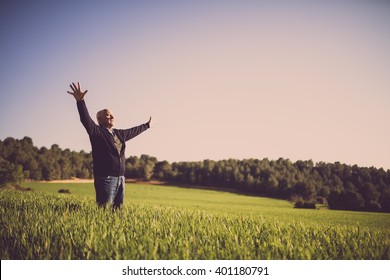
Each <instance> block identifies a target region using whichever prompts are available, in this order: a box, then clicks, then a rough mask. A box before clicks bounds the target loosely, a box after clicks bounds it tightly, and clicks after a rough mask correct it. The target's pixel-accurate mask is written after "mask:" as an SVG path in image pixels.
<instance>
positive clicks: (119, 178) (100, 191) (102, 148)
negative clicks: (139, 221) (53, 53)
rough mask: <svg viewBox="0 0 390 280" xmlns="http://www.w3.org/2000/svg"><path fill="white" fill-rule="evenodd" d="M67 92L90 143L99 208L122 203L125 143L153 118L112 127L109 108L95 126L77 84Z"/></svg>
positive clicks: (99, 114)
mask: <svg viewBox="0 0 390 280" xmlns="http://www.w3.org/2000/svg"><path fill="white" fill-rule="evenodd" d="M70 88H71V89H72V91H68V93H69V94H71V95H73V96H74V98H75V99H76V101H77V109H78V111H79V114H80V121H81V123H82V124H83V125H84V127H85V129H86V130H87V133H88V135H89V140H90V141H91V146H92V158H93V173H94V185H95V191H96V202H97V204H98V206H99V207H101V206H105V205H107V204H108V203H112V206H113V208H120V206H121V205H122V204H123V197H124V192H125V177H124V174H125V160H126V159H125V149H126V144H125V142H126V141H128V140H130V139H132V138H134V137H136V136H137V135H139V134H140V133H142V132H144V131H145V130H147V129H148V128H150V122H151V120H152V118H151V117H150V118H149V121H148V122H147V123H144V124H141V125H139V126H135V127H133V128H129V129H114V116H113V114H112V112H111V111H110V110H109V109H103V110H101V111H99V112H98V113H97V114H96V118H97V121H98V124H99V125H97V124H96V123H95V122H94V121H93V120H92V119H91V117H90V115H89V113H88V110H87V106H86V104H85V101H84V96H85V94H86V93H87V92H88V90H86V91H84V92H83V91H81V89H80V83H77V86H76V84H75V83H72V84H71V85H70Z"/></svg>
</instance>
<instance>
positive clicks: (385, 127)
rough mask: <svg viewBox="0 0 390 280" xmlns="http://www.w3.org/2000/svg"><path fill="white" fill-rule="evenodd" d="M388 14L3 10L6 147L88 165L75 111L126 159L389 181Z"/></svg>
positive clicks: (343, 9) (199, 4)
mask: <svg viewBox="0 0 390 280" xmlns="http://www.w3.org/2000/svg"><path fill="white" fill-rule="evenodd" d="M389 30H390V1H385V0H367V1H364V0H355V1H352V0H351V1H347V0H338V1H332V0H331V1H303V0H301V1H278V0H276V1H261V0H240V1H238V0H237V1H232V0H226V1H217V0H208V1H204V0H199V1H151V0H150V1H135V0H134V1H115V0H114V1H73V0H66V1H62V0H61V1H41V0H38V1H24V0H20V1H17V0H16V1H10V0H6V1H1V3H0V38H1V44H0V50H1V51H0V98H1V99H0V119H1V125H0V139H1V140H4V139H5V138H7V137H14V138H17V139H22V138H23V137H25V136H28V137H31V138H32V139H33V143H34V145H35V146H37V147H42V146H45V147H48V148H49V147H50V146H51V145H53V144H58V145H59V146H60V147H61V148H62V149H66V148H69V149H71V150H75V151H80V150H84V151H87V152H89V151H91V146H90V143H89V138H88V135H87V134H86V131H85V129H84V128H83V126H82V125H81V123H80V121H79V116H78V112H77V108H76V102H75V100H74V98H73V96H71V95H69V94H67V91H68V90H70V88H69V84H70V83H71V82H77V81H78V82H80V84H81V88H82V90H88V93H87V95H86V97H85V100H86V104H87V107H88V110H89V112H90V115H91V116H92V118H94V116H95V114H96V112H97V111H99V110H101V109H103V108H109V109H111V110H112V111H113V113H114V115H115V118H116V127H117V128H130V127H133V126H136V125H139V124H142V123H145V122H147V121H148V119H149V116H151V117H152V128H151V129H150V130H148V131H146V132H144V133H143V134H141V135H139V136H138V137H136V138H134V139H132V140H130V141H129V142H128V143H127V151H126V156H131V155H136V156H140V155H141V154H148V155H150V156H155V157H157V159H158V160H167V161H169V162H175V161H201V160H204V159H211V160H220V159H229V158H235V159H247V158H257V159H263V158H268V159H270V160H277V159H278V158H285V159H290V160H291V161H293V162H295V161H297V160H310V159H311V160H313V162H314V163H316V162H330V163H333V162H336V161H339V162H341V163H346V164H350V165H354V164H357V165H358V166H367V167H370V166H374V167H377V168H384V169H386V170H387V169H390V145H389V143H390V129H389V128H390V127H389V120H390V110H389V104H390V32H389Z"/></svg>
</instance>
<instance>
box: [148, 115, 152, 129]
mask: <svg viewBox="0 0 390 280" xmlns="http://www.w3.org/2000/svg"><path fill="white" fill-rule="evenodd" d="M151 122H152V117H149V121H148V122H147V124H148V125H149V127H151Z"/></svg>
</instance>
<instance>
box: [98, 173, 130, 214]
mask: <svg viewBox="0 0 390 280" xmlns="http://www.w3.org/2000/svg"><path fill="white" fill-rule="evenodd" d="M95 191H96V202H97V204H98V206H99V207H102V206H105V205H107V204H110V203H112V206H113V208H119V207H120V206H121V205H122V204H123V197H124V194H125V177H124V176H118V177H115V176H107V177H95Z"/></svg>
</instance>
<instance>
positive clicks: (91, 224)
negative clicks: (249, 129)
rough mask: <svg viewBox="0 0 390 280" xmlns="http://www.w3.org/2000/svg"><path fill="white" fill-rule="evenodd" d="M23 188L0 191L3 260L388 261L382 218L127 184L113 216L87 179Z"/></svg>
mask: <svg viewBox="0 0 390 280" xmlns="http://www.w3.org/2000/svg"><path fill="white" fill-rule="evenodd" d="M23 186H24V187H30V188H32V189H33V191H32V192H17V191H1V192H0V214H1V218H0V219H1V223H2V225H3V226H2V229H1V230H0V245H1V247H2V248H4V250H3V252H2V253H1V254H2V256H1V257H2V259H389V258H390V249H389V248H390V215H389V214H385V213H363V212H348V211H330V210H327V209H321V210H306V209H305V210H303V209H294V208H293V205H292V204H291V203H290V202H288V201H283V200H275V199H269V198H261V197H250V196H243V195H238V194H233V193H226V192H219V191H210V190H200V189H189V188H179V187H175V186H158V185H147V184H144V185H143V184H127V185H126V194H125V207H124V208H123V209H122V210H121V211H118V212H112V211H111V210H109V209H108V210H107V209H106V210H102V209H99V210H98V209H97V207H96V205H95V203H94V187H93V184H92V183H63V184H60V183H58V184H50V183H25V184H24V185H23ZM60 189H68V190H70V192H71V194H70V195H69V194H58V190H60Z"/></svg>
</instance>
